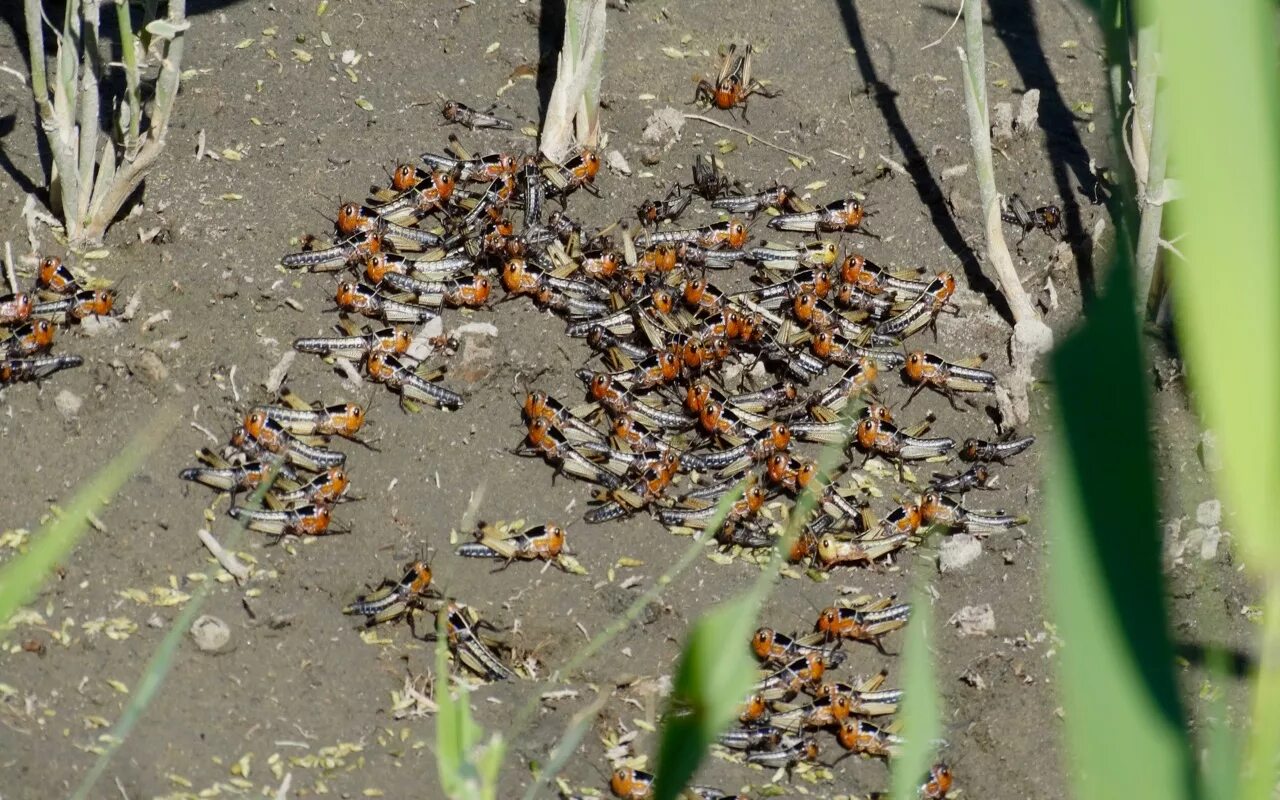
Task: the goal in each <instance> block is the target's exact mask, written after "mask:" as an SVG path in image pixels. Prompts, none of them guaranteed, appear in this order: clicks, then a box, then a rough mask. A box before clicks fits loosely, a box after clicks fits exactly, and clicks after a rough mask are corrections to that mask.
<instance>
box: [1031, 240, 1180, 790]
mask: <svg viewBox="0 0 1280 800" xmlns="http://www.w3.org/2000/svg"><path fill="white" fill-rule="evenodd" d="M1133 298H1134V291H1133V282H1132V276H1131V272H1130V264H1129V262H1128V256H1127V255H1122V257H1121V258H1120V259H1118V263H1116V264H1114V265H1113V266H1112V269H1111V273H1110V277H1109V280H1108V287H1107V292H1106V294H1105V295H1104V296H1103V297H1102V298H1101V299H1100V300H1099V301H1098V302H1097V303H1096V305H1095V306H1094V308H1093V310H1092V312H1091V313H1090V316H1089V318H1088V321H1087V322H1086V323H1085V324H1084V326H1083V327H1082V328H1081V329H1080V330H1078V331H1077V332H1076V333H1074V334H1073V335H1072V336H1071V337H1069V338H1068V339H1067V340H1066V341H1065V342H1064V343H1063V344H1062V346H1061V347H1060V348H1059V350H1058V351H1057V353H1056V354H1055V356H1054V358H1053V377H1054V383H1055V385H1056V386H1057V391H1058V398H1057V403H1056V413H1057V416H1058V424H1057V425H1055V430H1056V432H1057V435H1056V436H1054V437H1053V439H1052V442H1051V443H1050V452H1049V458H1048V467H1047V470H1046V474H1047V475H1048V476H1049V480H1048V491H1047V495H1048V506H1049V530H1050V555H1051V558H1050V569H1049V577H1050V596H1051V599H1052V601H1053V606H1054V614H1055V617H1056V618H1057V620H1058V625H1059V630H1060V631H1061V634H1062V637H1063V639H1064V640H1065V646H1064V647H1063V648H1062V652H1061V655H1060V662H1059V671H1060V675H1061V680H1062V699H1063V707H1064V708H1065V709H1066V732H1067V744H1068V749H1069V753H1070V756H1071V759H1072V762H1071V763H1072V773H1073V779H1074V782H1075V787H1076V796H1077V797H1088V798H1096V799H1098V800H1105V798H1126V799H1127V798H1134V797H1160V798H1163V799H1164V800H1178V799H1179V798H1189V797H1191V796H1193V794H1194V787H1195V781H1194V778H1193V765H1192V762H1191V757H1190V752H1191V751H1190V747H1189V745H1188V742H1187V739H1186V734H1185V732H1184V728H1183V719H1184V716H1183V711H1182V707H1181V704H1180V703H1179V700H1178V694H1177V687H1176V685H1175V682H1174V674H1173V652H1172V648H1171V646H1170V643H1169V635H1168V620H1167V618H1166V614H1165V606H1164V597H1165V591H1164V579H1163V573H1162V572H1161V564H1160V537H1159V531H1158V525H1157V516H1156V514H1157V511H1156V501H1155V479H1154V466H1153V464H1152V459H1151V449H1150V442H1149V440H1148V424H1149V419H1148V415H1147V396H1146V387H1145V385H1144V376H1145V375H1146V370H1145V367H1144V363H1143V359H1142V354H1141V350H1140V348H1139V339H1138V327H1137V319H1136V316H1135V312H1134V309H1135V308H1136V305H1135V303H1134V299H1133ZM1104 399H1105V408H1103V409H1101V410H1102V412H1103V413H1099V411H1100V408H1099V402H1100V401H1102V400H1104Z"/></svg>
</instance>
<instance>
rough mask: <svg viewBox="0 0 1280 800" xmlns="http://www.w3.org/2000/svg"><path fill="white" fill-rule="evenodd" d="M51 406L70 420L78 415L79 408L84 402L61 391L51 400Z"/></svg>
mask: <svg viewBox="0 0 1280 800" xmlns="http://www.w3.org/2000/svg"><path fill="white" fill-rule="evenodd" d="M53 405H54V407H56V408H57V409H58V411H59V412H61V414H62V416H64V417H66V418H67V419H70V418H72V417H74V416H75V415H76V414H78V413H80V406H82V405H84V401H83V400H81V399H80V398H79V397H77V396H76V395H74V394H72V393H71V392H68V391H67V390H66V389H63V390H62V391H60V392H58V396H57V397H55V398H53Z"/></svg>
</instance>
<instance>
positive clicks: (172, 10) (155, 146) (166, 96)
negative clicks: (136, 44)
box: [82, 0, 187, 242]
mask: <svg viewBox="0 0 1280 800" xmlns="http://www.w3.org/2000/svg"><path fill="white" fill-rule="evenodd" d="M167 19H168V21H169V22H170V23H171V24H173V25H174V26H175V27H177V28H179V30H178V32H177V33H175V34H174V36H173V40H172V41H170V42H169V43H168V45H167V46H166V47H165V55H164V62H163V64H162V65H161V67H160V76H159V77H158V78H157V79H156V98H155V104H154V110H153V111H152V114H151V124H150V126H149V129H148V130H147V132H146V134H145V135H144V136H143V138H142V141H141V149H139V151H138V155H137V157H136V158H134V159H133V160H131V161H124V162H122V163H121V164H120V167H119V170H118V171H117V172H116V175H115V178H114V179H113V180H112V181H111V183H110V185H109V186H107V187H105V192H104V193H103V194H102V196H101V199H100V200H99V198H97V197H95V198H94V206H95V207H96V208H97V213H95V214H93V215H92V217H91V218H90V219H89V220H88V223H87V224H86V225H85V227H84V231H83V234H82V239H83V241H84V242H100V241H102V236H103V234H105V233H106V231H107V226H108V225H110V224H111V221H112V220H113V219H114V218H115V215H116V214H117V213H119V211H120V207H121V206H123V205H124V202H125V200H128V199H129V195H131V194H133V193H134V191H136V190H137V188H138V186H139V185H140V184H141V183H142V179H143V178H145V177H146V176H147V173H148V172H150V171H151V165H152V164H154V163H155V160H156V159H157V158H159V156H160V153H161V151H163V150H164V144H165V138H166V136H167V135H168V132H169V118H170V117H171V116H172V114H173V104H174V102H175V101H176V100H177V98H178V82H179V78H180V76H181V75H182V53H183V47H184V39H185V37H186V32H185V31H184V30H181V29H182V28H184V27H185V23H186V19H187V2H186V0H170V2H169V15H168V17H167Z"/></svg>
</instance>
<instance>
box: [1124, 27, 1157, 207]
mask: <svg viewBox="0 0 1280 800" xmlns="http://www.w3.org/2000/svg"><path fill="white" fill-rule="evenodd" d="M1157 47H1158V39H1157V34H1156V26H1155V25H1154V24H1153V23H1148V24H1147V25H1144V26H1142V27H1141V28H1139V29H1138V66H1137V70H1136V72H1134V75H1133V113H1134V118H1133V128H1132V132H1131V134H1130V137H1129V141H1130V148H1129V149H1130V159H1131V160H1132V161H1133V177H1134V180H1135V182H1136V183H1137V185H1138V186H1137V188H1138V197H1142V195H1144V194H1145V193H1146V191H1147V183H1148V176H1147V169H1148V165H1149V164H1150V161H1151V143H1152V135H1153V132H1154V130H1155V111H1156V76H1157V74H1158V70H1157V66H1156V52H1157Z"/></svg>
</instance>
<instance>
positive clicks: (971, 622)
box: [947, 603, 996, 636]
mask: <svg viewBox="0 0 1280 800" xmlns="http://www.w3.org/2000/svg"><path fill="white" fill-rule="evenodd" d="M947 624H949V625H955V626H956V628H958V629H959V630H960V635H961V636H986V635H987V634H988V633H991V632H992V631H994V630H995V629H996V612H995V610H994V609H992V608H991V604H990V603H983V604H982V605H980V606H965V607H964V608H962V609H960V610H959V611H957V612H956V613H954V614H952V615H951V619H949V620H947Z"/></svg>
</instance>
